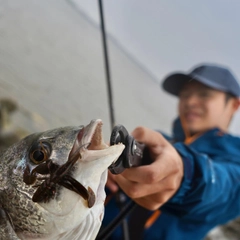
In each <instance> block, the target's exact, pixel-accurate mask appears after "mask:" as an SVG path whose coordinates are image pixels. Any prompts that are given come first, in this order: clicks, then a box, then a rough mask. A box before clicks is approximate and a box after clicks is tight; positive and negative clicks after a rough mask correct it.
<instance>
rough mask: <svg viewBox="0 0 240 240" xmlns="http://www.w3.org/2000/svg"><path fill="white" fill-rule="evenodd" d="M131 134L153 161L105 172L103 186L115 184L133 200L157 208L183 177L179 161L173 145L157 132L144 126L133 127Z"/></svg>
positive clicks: (114, 185)
mask: <svg viewBox="0 0 240 240" xmlns="http://www.w3.org/2000/svg"><path fill="white" fill-rule="evenodd" d="M132 136H133V137H134V138H135V139H136V140H137V141H138V142H141V143H144V144H145V145H146V147H147V148H148V149H149V151H150V154H151V158H152V160H153V163H151V164H150V165H144V166H139V167H133V168H129V169H126V170H124V172H123V173H122V174H119V175H115V176H113V175H112V174H111V173H109V178H108V183H107V186H108V187H109V188H110V190H112V191H113V192H114V191H116V190H117V185H116V184H115V182H116V183H117V184H118V185H119V186H120V188H121V189H122V190H123V191H124V192H125V193H126V194H127V195H128V196H129V197H130V198H132V199H133V200H134V201H135V202H136V203H138V204H139V205H141V206H143V207H145V208H147V209H149V210H155V209H158V208H159V207H160V206H161V205H163V204H164V203H165V202H167V201H168V200H169V199H170V198H171V197H172V196H173V195H174V194H175V192H176V191H177V190H178V189H179V187H180V185H181V181H182V178H183V163H182V159H181V157H180V155H179V154H178V153H177V151H176V150H175V148H174V147H173V146H172V145H171V144H170V143H169V142H168V141H167V140H166V139H165V138H164V137H163V136H162V135H161V134H160V133H158V132H155V131H153V130H150V129H148V128H145V127H138V128H136V129H135V130H134V131H133V133H132Z"/></svg>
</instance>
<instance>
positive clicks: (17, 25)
mask: <svg viewBox="0 0 240 240" xmlns="http://www.w3.org/2000/svg"><path fill="white" fill-rule="evenodd" d="M0 16H1V21H0V56H1V57H0V97H8V98H12V99H14V100H15V101H16V102H17V103H18V105H19V109H20V111H19V112H17V113H16V114H15V117H14V121H15V124H16V125H17V126H20V127H23V128H25V129H27V130H28V131H29V132H33V131H40V130H45V129H49V128H55V127H58V126H65V125H79V124H87V123H88V122H89V121H90V120H91V119H93V118H101V119H102V120H103V122H104V133H105V138H106V140H107V139H108V138H109V134H110V124H109V108H108V98H107V86H106V80H105V72H104V64H103V50H102V39H101V33H100V30H99V28H98V26H96V25H94V24H93V23H91V22H90V21H89V20H88V19H87V18H86V17H85V16H84V15H83V14H82V13H81V11H78V10H77V9H76V8H74V6H73V5H71V4H69V2H68V1H65V0H41V1H37V0H22V1H17V0H8V1H6V0H0ZM108 43H109V53H110V65H111V76H112V85H113V94H114V109H115V115H116V122H117V123H120V124H123V125H125V126H126V127H127V129H128V130H129V131H131V130H133V128H134V127H136V126H138V125H145V126H147V127H149V128H153V129H156V128H158V129H161V130H163V131H165V132H167V133H169V132H170V128H171V122H172V120H173V118H174V117H176V99H174V97H171V96H169V95H167V94H166V93H164V92H163V91H162V90H161V89H160V87H159V84H158V83H157V81H156V80H155V79H153V78H152V77H151V75H149V74H148V73H147V72H146V71H144V69H142V68H141V67H140V66H139V65H138V64H136V62H135V61H133V60H132V59H131V58H130V57H129V56H128V55H127V54H125V53H124V51H123V50H122V49H121V48H119V46H118V45H117V44H116V43H115V42H114V41H112V40H111V39H109V41H108ZM173 70H174V69H173ZM239 119H240V118H239V116H238V117H237V119H236V120H235V122H234V129H235V130H236V133H238V134H239V133H240V131H239V126H240V124H239V121H238V120H239Z"/></svg>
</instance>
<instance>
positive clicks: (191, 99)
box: [186, 94, 199, 106]
mask: <svg viewBox="0 0 240 240" xmlns="http://www.w3.org/2000/svg"><path fill="white" fill-rule="evenodd" d="M198 103H199V98H198V96H197V95H196V94H191V95H189V96H188V97H187V99H186V104H187V105H188V106H195V105H197V104H198Z"/></svg>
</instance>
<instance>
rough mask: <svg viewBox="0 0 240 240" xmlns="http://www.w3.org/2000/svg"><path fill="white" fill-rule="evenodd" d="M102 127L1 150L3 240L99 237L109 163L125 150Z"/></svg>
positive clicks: (34, 137)
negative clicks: (109, 141) (107, 139)
mask: <svg viewBox="0 0 240 240" xmlns="http://www.w3.org/2000/svg"><path fill="white" fill-rule="evenodd" d="M102 125H103V122H102V120H101V119H96V120H92V121H91V122H90V123H89V124H88V125H86V126H84V125H80V126H77V127H73V126H68V127H61V128H56V129H52V130H47V131H45V132H41V133H33V134H31V135H29V136H27V137H25V138H23V139H22V140H20V141H19V142H17V143H15V144H14V145H12V146H11V147H9V148H7V149H6V150H5V151H4V152H2V153H1V161H0V239H4V240H8V239H9V240H15V239H27V240H29V239H31V240H33V239H34V240H50V239H51V240H54V239H58V240H61V239H62V240H63V239H64V240H68V239H69V240H80V239H81V240H92V239H95V238H96V236H97V233H98V231H99V229H100V226H101V223H102V220H103V216H104V201H105V197H106V193H105V190H104V189H105V184H106V180H107V174H108V167H109V166H110V165H111V164H112V163H114V162H115V161H116V160H117V159H118V157H119V156H120V155H121V153H122V151H123V150H124V148H125V146H124V144H121V143H119V144H116V145H113V146H109V145H108V144H106V143H105V142H104V140H103V133H102Z"/></svg>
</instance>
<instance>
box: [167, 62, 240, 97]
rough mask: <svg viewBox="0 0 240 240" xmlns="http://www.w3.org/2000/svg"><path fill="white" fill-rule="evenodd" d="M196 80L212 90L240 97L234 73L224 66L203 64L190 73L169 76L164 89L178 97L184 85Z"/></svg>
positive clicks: (239, 89) (239, 88)
mask: <svg viewBox="0 0 240 240" xmlns="http://www.w3.org/2000/svg"><path fill="white" fill-rule="evenodd" d="M192 80H196V81H198V82H200V83H202V84H204V85H206V86H208V87H210V88H213V89H216V90H219V91H223V92H226V93H231V94H232V95H233V96H235V97H240V86H239V83H238V81H237V79H236V78H235V77H234V76H233V74H232V72H231V71H230V70H229V69H227V68H225V67H222V66H218V65H210V64H203V65H200V66H198V67H196V68H194V69H193V70H192V71H191V72H190V73H187V74H186V73H174V74H171V75H169V76H167V77H166V78H165V79H164V81H163V83H162V87H163V89H164V90H165V91H167V92H169V93H171V94H173V95H176V96H178V95H179V91H180V90H181V88H182V87H183V85H184V84H186V83H187V82H190V81H192Z"/></svg>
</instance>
